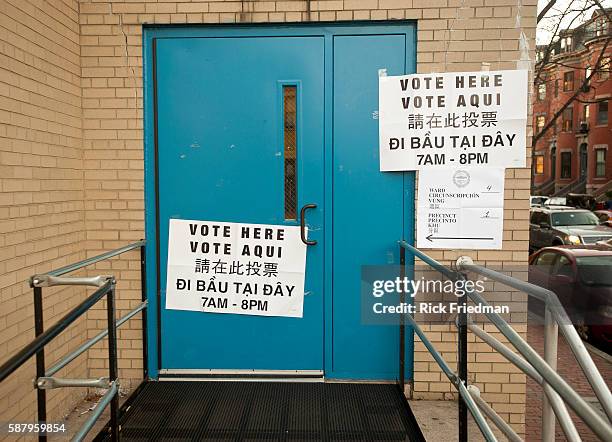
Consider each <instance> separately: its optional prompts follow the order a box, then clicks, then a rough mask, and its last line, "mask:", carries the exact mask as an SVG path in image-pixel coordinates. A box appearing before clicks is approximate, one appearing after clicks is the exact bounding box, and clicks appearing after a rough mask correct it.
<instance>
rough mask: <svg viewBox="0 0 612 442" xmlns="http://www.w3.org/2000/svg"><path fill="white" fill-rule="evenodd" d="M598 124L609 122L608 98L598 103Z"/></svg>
mask: <svg viewBox="0 0 612 442" xmlns="http://www.w3.org/2000/svg"><path fill="white" fill-rule="evenodd" d="M597 124H598V125H607V124H608V100H606V101H600V102H599V103H597Z"/></svg>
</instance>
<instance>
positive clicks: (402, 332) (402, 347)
mask: <svg viewBox="0 0 612 442" xmlns="http://www.w3.org/2000/svg"><path fill="white" fill-rule="evenodd" d="M399 249H400V250H399V252H400V272H399V273H400V281H404V278H405V277H406V250H405V249H404V248H403V247H402V246H401V245H400V246H399ZM404 287H405V286H404ZM399 298H400V306H401V308H403V307H404V301H405V293H404V290H400V293H399ZM404 314H405V313H402V314H400V315H399V384H400V388H401V390H402V394H405V391H404V388H405V359H406V323H405V319H404Z"/></svg>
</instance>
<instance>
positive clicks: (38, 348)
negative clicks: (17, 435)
mask: <svg viewBox="0 0 612 442" xmlns="http://www.w3.org/2000/svg"><path fill="white" fill-rule="evenodd" d="M135 249H140V265H141V289H142V303H141V304H139V305H138V306H137V307H136V308H135V309H133V310H132V311H130V312H129V313H128V314H126V315H125V316H123V317H122V318H121V319H119V320H118V321H117V320H116V318H115V283H116V281H115V278H114V277H113V276H95V277H62V275H65V274H67V273H70V272H73V271H75V270H78V269H81V268H83V267H86V266H89V265H91V264H95V263H97V262H100V261H104V260H107V259H110V258H112V257H115V256H118V255H121V254H122V253H125V252H128V251H130V250H135ZM145 265H146V262H145V241H144V240H141V241H138V242H135V243H133V244H129V245H127V246H124V247H121V248H118V249H115V250H112V251H110V252H107V253H103V254H101V255H97V256H94V257H92V258H88V259H85V260H83V261H79V262H77V263H74V264H70V265H68V266H65V267H62V268H60V269H57V270H53V271H50V272H48V273H45V274H43V275H34V276H32V277H31V278H30V286H31V287H32V288H33V292H34V330H35V334H36V337H35V339H34V340H33V341H31V342H30V343H29V344H28V345H26V346H25V347H24V348H22V349H21V350H20V351H19V352H17V353H16V354H15V355H13V356H12V357H11V358H10V359H9V360H8V361H6V362H5V363H4V364H2V365H1V366H0V382H2V381H3V380H5V379H6V378H7V377H8V376H10V375H11V373H13V372H14V371H15V370H17V369H18V368H19V367H21V366H22V365H23V364H24V363H25V362H26V361H27V360H28V359H30V358H31V357H32V356H34V355H35V356H36V379H35V380H34V387H35V388H36V389H37V405H38V421H39V422H45V421H46V419H47V411H46V399H47V397H46V390H48V389H54V388H64V387H97V388H107V391H106V393H105V394H104V395H103V396H102V398H101V399H100V401H99V402H98V404H97V406H96V407H95V409H94V410H93V413H92V414H91V415H90V416H89V417H88V419H87V420H86V421H85V422H84V423H83V425H82V426H81V428H80V429H79V430H78V431H77V433H76V434H75V435H74V436H73V438H72V440H73V441H81V440H83V439H84V438H85V436H86V435H87V433H88V432H89V431H90V430H91V429H92V428H93V426H94V425H95V423H96V421H97V420H98V419H99V417H100V416H101V415H102V412H103V411H104V410H105V408H106V407H107V406H108V405H109V404H110V407H111V413H110V414H111V418H110V435H111V439H112V440H113V441H117V440H119V425H118V413H119V379H118V371H117V328H118V327H119V326H120V325H122V324H124V323H125V322H127V321H128V320H129V319H131V318H132V317H134V316H135V315H136V314H137V313H139V312H141V311H143V310H144V309H145V308H146V307H147V301H146V293H145ZM60 285H78V286H93V287H97V290H96V291H95V292H94V293H92V294H91V295H89V296H88V297H87V298H86V299H85V300H84V301H82V302H81V303H80V304H79V305H77V306H76V307H74V308H73V309H72V310H70V311H69V312H68V313H67V314H66V315H64V316H63V317H62V318H61V319H60V320H59V321H57V322H56V323H55V324H53V325H52V326H51V327H49V328H48V329H46V330H45V329H44V326H43V297H42V289H43V287H52V286H60ZM104 297H106V310H107V330H104V331H102V332H101V333H99V334H98V335H96V336H94V337H93V338H91V339H89V340H87V341H86V342H85V343H84V344H82V345H81V346H80V347H78V348H77V349H76V350H74V351H73V352H71V353H70V354H68V355H66V356H64V357H63V358H61V359H60V360H59V361H57V362H56V363H55V364H54V365H53V366H52V367H50V368H48V369H46V368H45V346H46V345H47V344H49V343H50V342H51V341H52V340H53V339H54V338H55V337H57V336H58V335H59V334H60V333H61V332H62V331H64V330H65V329H66V328H68V327H69V326H70V325H71V324H72V323H73V322H74V321H76V320H77V319H78V318H79V317H81V316H82V315H83V314H85V313H86V312H87V311H88V310H89V309H90V308H91V307H93V306H94V305H95V304H96V303H97V302H98V301H100V300H101V299H102V298H104ZM142 321H143V370H144V373H143V375H144V377H145V378H146V376H147V374H148V373H147V354H146V349H147V343H146V315H144V314H143V315H142ZM106 336H108V358H109V376H108V378H105V377H102V378H99V379H65V378H55V377H53V375H54V374H55V373H57V372H58V371H59V370H60V369H62V368H63V367H65V366H66V365H67V364H68V363H70V362H71V361H73V360H74V359H76V358H77V357H78V356H79V355H81V354H82V353H84V352H85V351H87V350H88V349H89V348H91V347H92V346H93V345H94V344H96V343H97V342H99V341H100V340H102V339H104V338H105V337H106ZM46 440H47V436H46V434H45V433H40V435H39V441H46Z"/></svg>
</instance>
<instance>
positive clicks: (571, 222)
mask: <svg viewBox="0 0 612 442" xmlns="http://www.w3.org/2000/svg"><path fill="white" fill-rule="evenodd" d="M597 224H599V220H598V219H597V217H596V216H595V214H594V213H593V212H556V213H553V214H552V225H553V226H596V225H597Z"/></svg>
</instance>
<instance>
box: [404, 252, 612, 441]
mask: <svg viewBox="0 0 612 442" xmlns="http://www.w3.org/2000/svg"><path fill="white" fill-rule="evenodd" d="M400 247H402V248H405V249H407V250H409V251H410V252H411V253H413V255H415V256H416V257H418V258H419V259H421V260H422V261H423V262H425V263H426V264H428V265H429V266H431V267H432V268H434V269H436V270H438V271H439V272H440V273H442V274H444V275H445V276H447V277H449V278H450V279H454V280H457V279H458V278H460V277H461V276H459V275H462V277H463V278H465V275H464V274H463V273H462V272H464V271H473V272H475V273H478V274H481V275H483V276H486V277H488V278H490V279H492V280H495V281H498V282H501V283H503V284H506V285H509V286H511V287H514V288H517V289H519V290H522V291H525V292H526V293H527V294H529V295H531V296H534V297H537V298H538V299H541V300H543V301H544V302H547V301H548V303H547V310H546V313H547V318H548V321H549V322H550V323H552V325H554V326H551V324H548V323H547V325H549V327H548V328H547V331H546V333H547V335H546V339H547V343H548V345H547V346H546V347H547V348H546V349H545V353H546V359H547V360H544V359H543V358H542V357H541V356H540V355H539V354H538V353H537V352H535V350H533V348H531V346H530V345H529V344H527V342H525V341H524V340H523V339H522V337H521V336H520V335H519V334H518V333H517V332H516V331H515V330H514V329H513V328H512V327H510V325H508V323H506V321H505V320H504V319H503V318H502V317H501V316H500V315H499V314H497V313H495V312H493V311H491V310H486V311H485V313H484V314H485V315H486V316H487V317H488V318H489V320H491V322H492V323H493V324H494V325H495V326H496V327H497V328H498V329H499V330H500V332H501V333H502V334H503V335H504V336H505V337H506V338H507V339H508V341H509V342H510V343H511V344H512V345H514V347H515V348H516V349H517V350H518V351H519V353H520V354H521V355H522V356H523V357H521V356H518V355H516V354H515V353H514V352H513V351H512V350H510V349H509V348H508V347H506V346H505V345H504V344H502V343H501V342H499V341H497V340H496V339H495V338H493V337H492V336H491V335H489V334H488V333H486V332H485V331H484V330H482V329H480V328H479V327H478V326H476V325H475V324H473V323H471V322H468V324H467V327H468V328H469V329H470V330H471V331H472V332H474V333H475V334H476V335H477V336H479V337H480V338H481V339H482V340H483V341H484V342H486V343H488V344H489V345H491V347H492V348H494V349H496V350H498V351H499V352H500V353H501V354H502V355H503V356H504V357H505V358H506V359H508V360H509V361H510V362H511V363H513V364H514V365H516V366H517V367H518V368H520V369H521V370H522V371H523V372H525V373H526V374H527V375H529V376H531V377H532V378H533V379H535V380H536V382H538V383H539V384H541V385H542V387H543V390H544V392H545V403H544V410H545V411H546V407H548V413H546V412H545V413H544V416H545V417H544V419H543V422H545V425H544V436H545V437H549V436H550V434H551V433H550V432H549V431H547V426H550V421H551V419H550V416H553V418H552V430H553V431H552V437H553V439H546V438H545V439H544V440H545V441H548V440H554V416H555V415H556V416H557V417H559V419H560V423H561V426H562V429H563V431H564V432H565V434H566V436H567V438H568V440H569V441H572V442H573V441H580V436H579V434H578V432H577V431H576V427H575V426H574V423H573V421H572V419H571V416H570V414H569V412H568V410H567V408H566V406H565V402H567V403H568V405H569V406H570V407H571V408H572V409H573V410H574V411H575V412H576V414H578V416H580V417H581V418H582V419H583V420H584V421H585V423H586V424H587V425H588V426H589V427H590V428H591V429H592V430H593V432H594V433H595V434H597V435H598V436H599V437H601V438H602V439H603V440H612V427H611V426H610V424H609V423H608V422H606V421H605V420H604V419H603V418H602V416H600V415H599V414H598V413H597V412H596V411H595V410H593V409H592V408H591V407H590V406H589V405H588V404H587V403H586V401H584V399H582V397H580V395H578V394H577V393H576V392H575V391H574V390H573V389H572V388H571V387H570V386H569V384H567V382H565V380H564V379H563V378H561V376H559V375H558V374H557V373H556V370H555V368H556V365H554V363H550V362H551V360H554V361H555V362H556V332H557V329H556V326H557V322H561V324H559V325H560V326H561V327H562V331H563V333H564V335H566V338H567V339H568V342H570V347H571V348H572V351H574V354H575V355H576V358H577V359H578V360H579V362H580V365H581V367H583V370H584V371H585V374H586V375H587V378H588V379H589V382H591V385H592V387H593V389H594V390H595V392H596V394H597V396H598V398H600V401H601V403H602V405H603V406H604V409H606V406H605V404H606V401H607V400H608V399H609V397H610V391H609V390H608V389H607V386H606V385H605V383H603V378H601V374H600V373H599V371H597V368H596V367H595V365H594V363H593V361H592V359H591V358H590V355H589V354H588V352H587V351H586V348H585V347H584V344H583V343H582V341H581V340H580V338H579V337H578V334H577V333H576V331H575V330H574V329H573V327H570V326H569V325H568V324H569V318H568V317H567V313H565V310H564V309H563V307H562V306H561V303H560V302H559V300H558V298H557V296H556V295H555V294H554V293H553V292H551V291H549V290H546V289H543V288H542V287H538V286H535V285H533V284H529V283H526V282H524V281H520V280H518V279H515V278H512V277H509V276H507V275H504V274H501V273H498V272H495V271H493V270H490V269H486V268H485V267H482V266H476V265H474V264H473V262H472V261H471V259H469V258H467V257H462V258H460V259H458V260H457V269H458V271H457V272H455V271H453V270H451V269H449V268H448V267H446V266H444V265H442V264H441V263H439V262H438V261H436V260H435V259H433V258H431V257H430V256H428V255H426V254H425V253H423V252H422V251H420V250H418V249H417V248H415V247H413V246H412V245H410V244H408V243H406V242H405V241H400ZM466 293H467V296H468V297H469V298H470V299H472V301H474V302H475V303H476V304H478V305H483V306H489V304H488V303H487V301H486V300H485V299H484V298H483V297H482V296H481V295H480V294H478V293H477V292H476V291H473V290H466ZM463 298H465V296H464V297H463ZM551 306H554V309H552V308H551ZM553 315H554V319H555V321H553ZM406 317H407V318H408V320H409V321H410V322H411V323H412V324H413V326H414V327H415V331H417V333H418V334H419V333H422V331H421V330H420V328H419V327H418V326H417V324H416V323H415V322H414V318H413V317H412V316H411V315H406ZM564 321H565V322H564ZM419 336H421V335H420V334H419ZM552 337H554V339H553V338H552ZM568 337H569V338H568ZM424 343H425V344H426V347H427V349H428V351H429V352H430V353H431V354H432V356H433V357H434V359H435V360H436V362H437V363H438V365H439V366H440V367H441V368H442V370H443V371H444V372H445V374H446V375H447V376H448V375H449V373H448V372H447V370H446V369H445V367H444V365H443V364H442V363H441V360H442V361H443V359H441V356H440V355H439V353H438V352H437V351H436V350H435V348H434V347H433V345H431V343H430V342H429V341H424ZM551 344H552V345H551ZM553 347H554V348H553ZM581 349H584V351H583V352H581V351H580V350H581ZM523 358H524V359H523ZM444 364H445V362H444ZM585 368H586V369H585ZM458 379H459V383H458V385H460V386H463V387H464V388H465V385H464V381H465V379H463V378H462V377H459V378H458ZM451 381H452V379H451ZM600 381H601V383H603V385H604V387H603V388H599V384H600ZM453 384H454V385H455V386H456V387H457V384H456V383H455V382H453ZM458 389H459V392H460V394H461V389H460V388H458ZM597 390H599V391H597ZM466 391H468V390H467V389H466ZM481 401H482V399H480V400H476V401H475V403H476V405H477V406H481V405H483V404H480V402H481ZM564 401H565V402H564ZM466 404H468V408H469V409H470V412H471V411H472V408H471V406H470V405H469V403H468V402H467V401H466ZM481 408H482V407H481ZM482 409H483V410H484V411H485V414H487V416H489V418H491V410H487V409H485V408H482ZM553 412H554V414H553ZM547 414H548V415H549V417H548V418H546V415H547ZM472 415H474V414H473V413H472ZM475 420H476V419H475ZM497 420H498V419H497V418H494V419H492V421H493V423H495V424H496V426H498V428H500V430H502V431H503V432H504V433H507V432H508V431H509V427H508V426H507V424H506V425H503V424H501V422H497ZM476 421H477V420H476ZM477 422H478V421H477ZM479 427H480V425H479ZM480 430H481V432H483V427H480ZM483 435H485V438H486V437H487V435H486V434H485V433H484V432H483ZM512 437H513V438H514V435H513V436H512ZM516 437H518V436H516Z"/></svg>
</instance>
